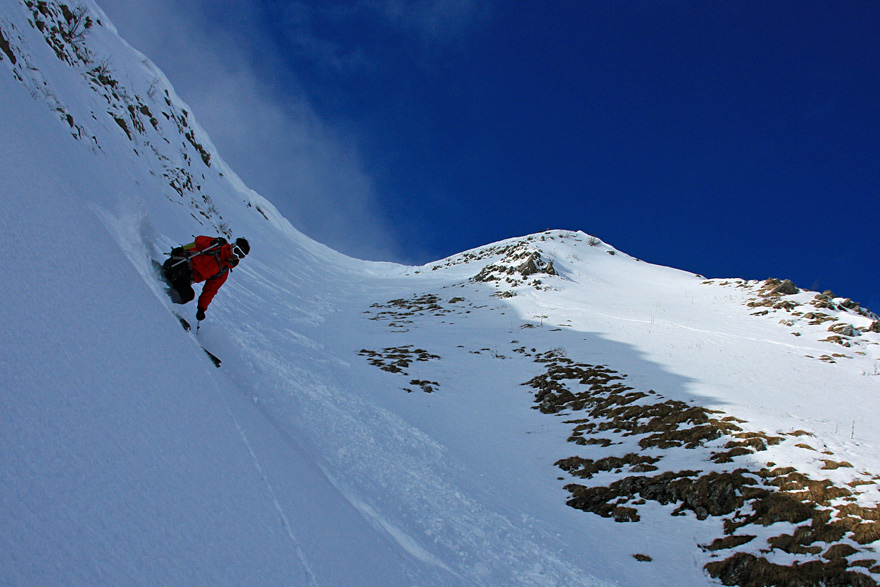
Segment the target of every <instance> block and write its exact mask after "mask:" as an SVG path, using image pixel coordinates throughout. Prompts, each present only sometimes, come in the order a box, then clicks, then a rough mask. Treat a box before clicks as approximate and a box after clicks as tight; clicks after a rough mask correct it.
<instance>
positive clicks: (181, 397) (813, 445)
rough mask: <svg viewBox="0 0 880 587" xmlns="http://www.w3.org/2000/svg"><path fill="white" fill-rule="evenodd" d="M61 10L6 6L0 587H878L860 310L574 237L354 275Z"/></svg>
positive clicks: (137, 69) (100, 36)
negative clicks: (203, 273) (714, 566)
mask: <svg viewBox="0 0 880 587" xmlns="http://www.w3.org/2000/svg"><path fill="white" fill-rule="evenodd" d="M77 6H81V7H84V8H83V12H79V10H78V9H77V7H65V6H64V5H63V4H59V3H54V2H48V3H31V2H9V3H7V4H5V5H4V6H3V7H2V9H0V33H2V39H0V49H2V52H0V55H2V57H3V60H2V63H0V85H2V86H0V112H2V113H3V116H0V137H3V140H2V141H0V161H2V173H0V202H2V215H0V246H2V250H3V252H4V255H3V257H4V263H2V264H0V275H2V278H0V296H2V300H3V303H2V304H0V321H2V322H0V323H2V324H3V325H4V332H5V333H6V335H5V336H4V337H3V338H2V343H0V344H2V347H0V367H2V368H0V372H2V380H0V386H2V394H0V398H2V399H0V401H2V402H3V405H2V406H0V408H2V409H0V422H2V426H0V443H2V446H0V455H2V456H0V516H2V518H0V519H2V520H3V524H2V530H0V544H2V548H0V577H3V580H2V582H3V584H9V585H35V584H40V585H120V584H143V585H282V584H283V585H604V584H617V585H700V584H712V583H713V582H717V581H724V582H726V583H727V584H748V582H747V581H748V577H749V572H751V573H753V575H752V576H754V573H758V572H759V571H758V570H756V569H760V568H761V567H760V565H757V564H755V563H754V561H755V560H764V561H766V563H767V564H775V565H778V566H777V567H775V570H776V571H779V570H780V569H781V568H783V567H788V566H790V565H791V564H792V563H793V562H795V561H797V562H800V563H801V566H802V567H805V568H808V569H811V572H814V574H813V575H810V576H809V577H806V576H802V577H801V579H800V580H801V581H802V584H819V583H818V581H820V580H828V581H831V580H832V579H833V580H837V581H843V582H848V583H851V584H856V583H857V582H862V583H860V584H873V582H872V581H873V580H876V579H877V578H878V577H880V568H878V567H877V562H876V559H877V556H876V550H877V542H876V541H875V539H877V538H880V534H878V531H877V527H876V524H875V522H876V520H878V518H880V517H878V516H877V512H878V509H877V505H878V503H880V493H878V487H877V484H878V480H880V478H878V476H877V475H878V474H880V463H878V457H877V450H876V448H877V446H878V444H880V432H878V430H877V428H876V427H874V426H872V423H871V415H872V414H873V413H876V411H877V408H878V407H880V406H878V402H880V399H878V398H880V395H878V393H880V377H878V369H880V347H878V343H880V334H878V332H877V330H880V328H878V326H877V325H878V322H877V317H876V316H874V315H873V314H871V313H870V312H868V311H864V310H861V309H859V308H857V307H856V306H854V304H852V303H851V302H848V301H846V300H844V299H842V298H834V297H832V296H827V297H822V296H821V295H817V294H816V292H807V291H800V292H798V293H791V294H789V293H771V291H770V290H771V289H772V287H775V285H776V284H775V283H771V284H764V283H755V282H750V283H749V282H743V281H740V280H729V281H720V280H713V281H707V280H704V279H702V278H700V277H699V276H696V275H693V274H690V273H686V272H682V271H678V270H674V269H670V268H665V267H658V266H654V265H650V264H648V263H644V262H641V261H639V260H636V259H633V258H631V257H629V256H627V255H625V254H623V253H621V252H619V251H617V250H616V249H614V248H612V247H610V246H609V245H607V244H605V243H602V242H601V241H599V240H598V239H595V238H593V237H589V236H588V235H584V234H582V233H574V232H564V231H551V232H547V233H545V234H541V235H532V236H529V237H523V238H517V239H510V240H509V241H504V242H501V243H496V244H493V245H487V246H486V247H482V248H480V249H476V250H474V251H468V252H464V253H462V254H460V255H456V256H454V257H451V258H449V259H445V260H442V261H438V262H437V263H434V264H431V265H428V266H425V267H404V266H399V265H394V264H383V263H369V262H363V261H359V260H355V259H350V258H346V257H344V256H342V255H339V254H338V253H335V252H334V251H331V250H330V249H328V248H326V247H324V246H322V245H320V244H318V243H315V242H313V241H310V240H309V239H307V238H306V237H304V236H303V235H302V234H300V233H299V232H298V231H296V230H295V229H294V228H293V227H292V226H290V224H289V223H288V222H287V221H286V220H284V219H283V218H281V217H280V215H279V214H278V213H277V211H276V210H275V209H274V207H273V206H272V205H271V204H270V203H268V202H266V201H265V200H264V199H263V198H261V197H260V196H259V195H257V194H255V193H253V192H251V191H250V190H248V189H247V188H246V187H245V186H243V185H242V184H241V182H240V181H239V180H238V178H237V177H236V176H235V174H234V172H233V171H232V170H230V169H229V168H228V167H227V166H226V165H225V164H224V163H223V161H222V159H221V158H220V156H219V155H218V154H217V153H216V151H215V150H214V148H213V146H212V145H211V143H210V140H209V138H208V137H207V136H205V134H204V132H203V131H202V130H201V129H200V128H199V127H198V125H197V123H196V122H195V120H194V117H193V116H192V114H191V113H190V112H189V111H188V108H187V106H186V105H185V104H184V103H182V102H181V101H180V99H179V98H178V97H177V96H176V95H175V94H174V92H173V89H172V88H171V87H170V84H168V82H167V80H165V78H164V76H162V74H161V72H159V71H158V70H156V68H155V67H154V66H153V65H152V64H151V63H150V62H149V61H148V60H147V59H146V58H145V57H144V56H142V55H140V54H139V53H137V52H136V51H134V50H133V49H131V48H130V47H128V46H127V45H126V44H125V42H124V41H122V40H121V39H119V37H118V36H117V35H116V33H115V31H114V29H113V28H112V25H111V24H110V23H109V22H108V21H107V19H106V17H104V16H103V14H102V13H101V12H100V9H99V8H98V7H97V6H95V5H94V4H92V3H91V2H83V3H81V4H78V5H77ZM87 19H88V20H87ZM89 21H90V22H89ZM217 233H222V234H225V235H226V236H227V237H230V238H234V237H237V236H246V237H247V238H248V239H249V240H250V242H251V245H252V254H251V255H250V256H249V257H248V258H247V259H246V260H245V261H244V262H243V263H242V264H241V265H240V266H239V267H238V268H237V269H236V270H235V271H234V274H233V275H232V276H231V277H230V279H229V281H228V282H227V284H226V285H225V286H224V287H223V289H222V290H221V292H220V293H219V294H218V296H217V298H216V299H215V301H214V303H213V304H212V306H211V308H210V310H209V313H208V320H207V321H206V322H205V323H204V324H203V326H202V327H201V330H200V332H199V334H198V335H197V337H196V336H194V335H192V334H187V333H185V332H184V331H183V330H182V329H181V328H180V326H179V324H178V321H177V319H176V318H175V316H174V315H173V314H172V312H171V311H170V310H172V309H177V310H179V311H182V312H183V313H184V315H185V316H186V317H187V318H188V319H192V314H193V313H194V309H193V308H192V305H190V306H187V307H183V308H172V305H171V304H170V303H169V301H168V300H167V297H166V296H165V295H164V293H163V292H162V290H161V287H160V286H159V284H158V283H157V281H156V280H155V278H154V276H153V274H152V270H151V259H161V253H162V252H163V251H167V250H168V249H169V248H170V247H171V246H173V245H174V244H176V243H180V242H185V241H189V240H190V239H191V236H192V235H194V234H217ZM765 286H766V287H765ZM847 327H849V328H847ZM829 328H832V329H835V330H830V331H829ZM199 344H202V345H204V346H205V347H206V348H208V349H210V350H211V351H212V352H214V353H216V354H217V355H219V356H220V357H221V358H222V359H223V361H224V362H223V367H222V368H221V369H215V368H214V366H213V365H212V364H211V363H210V361H209V360H208V359H207V357H206V356H205V355H204V354H203V353H202V352H201V349H200V348H199ZM632 455H636V456H635V457H633V456H632ZM616 458H621V459H623V460H620V461H615V460H614V459H616ZM627 459H628V460H627ZM634 459H642V460H634ZM787 467H791V468H792V469H787ZM682 471H690V472H691V474H689V475H683V476H681V475H679V474H680V473H681V472H682ZM736 471H747V473H745V474H741V473H737V474H735V472H736ZM795 473H797V475H802V476H803V477H798V476H797V475H795ZM664 474H668V477H667V478H664V479H661V480H659V481H658V479H657V478H658V477H659V476H662V475H664ZM677 475H678V476H677ZM725 475H726V477H725ZM736 475H740V476H739V477H737V476H736ZM670 479H672V482H670ZM675 479H677V481H676V480H675ZM700 479H704V480H708V482H706V483H703V485H707V484H708V485H709V486H710V487H711V486H714V487H716V488H722V489H723V490H724V491H723V492H722V493H723V494H718V493H716V494H712V493H711V491H708V490H705V489H701V487H702V485H701V483H700V482H699V480H700ZM682 480H683V481H682ZM689 480H696V482H694V483H693V484H691V483H690V481H689ZM743 480H745V482H747V483H746V485H745V486H742V485H736V483H738V482H740V481H743ZM620 481H626V483H627V484H628V485H627V486H628V487H630V489H629V490H626V491H624V490H622V489H621V488H620V486H619V485H614V484H615V483H616V482H620ZM825 481H827V482H825ZM638 484H641V485H638ZM636 485H638V487H636ZM649 489H650V491H649ZM701 491H702V493H701ZM603 492H606V493H603ZM762 492H763V493H762ZM768 495H769V496H770V497H768ZM780 495H781V496H783V497H784V500H785V503H786V505H788V506H791V503H794V502H797V504H800V505H797V506H796V507H789V509H785V510H784V511H783V508H776V509H774V508H773V507H770V506H769V505H767V504H770V503H771V502H772V501H773V500H774V499H776V501H777V502H778V501H779V500H780V499H781V498H780V497H779V496H780ZM774 496H775V497H774ZM569 500H571V501H569ZM567 502H569V503H570V504H572V506H574V507H570V505H568V504H567ZM767 512H770V513H769V514H768V513H767ZM792 512H793V513H792ZM673 513H675V515H671V514H673ZM750 516H752V517H751V518H750ZM774 516H775V517H774ZM829 523H830V524H831V526H829V525H828V524H829ZM734 526H735V527H734ZM798 528H801V530H798ZM805 528H807V529H805ZM809 528H812V530H808V529H809ZM829 528H830V529H829ZM808 534H809V536H807V535H808ZM787 535H788V536H790V537H791V538H784V537H785V536H787ZM725 536H745V537H747V536H753V538H752V539H750V540H749V541H747V542H743V543H740V544H724V545H721V546H719V547H718V548H714V549H709V548H705V547H707V546H708V545H710V544H712V543H713V541H715V540H716V539H718V538H722V537H725ZM743 540H745V538H743ZM701 546H702V547H703V548H701ZM722 546H723V547H722ZM737 553H739V555H737ZM635 555H638V558H636V556H635ZM737 556H738V557H739V558H736V557H737ZM744 557H752V558H750V559H746V558H744ZM725 560H728V561H729V560H734V561H736V565H734V567H735V568H736V569H739V571H738V574H737V573H730V572H728V573H725V572H722V570H719V571H717V572H714V573H713V574H714V575H715V576H716V577H718V578H717V579H713V578H711V577H710V574H709V573H708V572H707V569H706V568H704V567H705V565H706V564H707V563H712V562H721V561H725ZM743 561H746V562H747V563H750V564H751V566H748V565H746V564H745V563H743ZM819 566H821V568H819ZM743 568H748V569H752V570H751V571H743V570H742V569H743ZM764 571H765V572H766V568H764ZM791 572H793V571H791ZM805 577H806V578H805ZM816 577H819V579H816ZM810 581H813V582H812V583H811V582H810ZM838 584H845V583H838Z"/></svg>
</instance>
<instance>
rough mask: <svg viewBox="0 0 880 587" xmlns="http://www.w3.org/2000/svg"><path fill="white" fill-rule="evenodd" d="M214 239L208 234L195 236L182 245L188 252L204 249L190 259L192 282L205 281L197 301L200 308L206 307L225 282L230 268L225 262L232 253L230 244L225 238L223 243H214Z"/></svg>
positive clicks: (204, 308) (205, 308)
mask: <svg viewBox="0 0 880 587" xmlns="http://www.w3.org/2000/svg"><path fill="white" fill-rule="evenodd" d="M215 240H216V239H215V238H213V237H210V236H197V237H196V240H195V242H193V243H190V244H188V245H186V246H185V247H183V249H184V250H185V251H186V252H187V253H190V254H193V253H194V252H201V251H204V252H203V253H202V254H201V255H195V256H194V257H192V259H191V262H192V279H193V283H201V282H203V281H204V282H205V285H204V286H203V287H202V295H200V296H199V302H198V307H199V308H201V309H202V310H207V309H208V306H209V305H210V304H211V300H213V299H214V296H215V295H217V291H218V290H219V289H220V286H221V285H223V284H224V283H226V278H227V277H228V276H229V270H230V269H231V268H232V266H231V265H230V264H229V263H228V262H227V259H228V258H229V255H231V254H232V245H230V244H228V243H226V241H225V240H224V241H222V243H223V244H221V245H215V244H214V242H215Z"/></svg>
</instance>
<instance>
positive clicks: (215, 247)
mask: <svg viewBox="0 0 880 587" xmlns="http://www.w3.org/2000/svg"><path fill="white" fill-rule="evenodd" d="M218 247H220V245H214V246H213V247H209V248H207V249H205V250H204V251H199V252H197V253H196V254H194V255H192V256H187V257H184V258H183V259H181V260H180V261H178V262H177V263H175V264H173V265H172V267H177V266H178V265H180V264H181V263H183V262H185V261H189V260H190V259H192V258H194V257H198V256H199V255H204V254H205V253H210V252H211V251H213V250H214V249H217V248H218Z"/></svg>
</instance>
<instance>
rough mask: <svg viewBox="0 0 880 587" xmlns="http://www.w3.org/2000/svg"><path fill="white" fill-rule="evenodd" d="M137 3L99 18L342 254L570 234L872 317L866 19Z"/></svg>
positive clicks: (419, 250) (518, 5)
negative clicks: (826, 298) (861, 307)
mask: <svg viewBox="0 0 880 587" xmlns="http://www.w3.org/2000/svg"><path fill="white" fill-rule="evenodd" d="M139 4H143V3H139V2H135V1H133V0H106V1H105V2H102V3H101V5H102V6H103V7H104V8H105V10H106V11H107V13H108V15H109V16H110V18H111V20H112V21H113V22H114V23H116V24H117V26H118V27H119V29H120V33H121V34H122V35H123V37H125V38H127V39H128V40H129V41H130V42H131V43H132V44H133V45H134V46H135V47H137V48H139V49H141V50H142V51H143V52H144V53H146V54H147V56H148V57H150V58H151V59H152V60H154V61H155V62H156V63H157V64H158V65H159V66H160V67H161V68H162V69H163V71H165V73H166V74H167V75H168V76H169V78H170V79H171V81H172V83H173V84H174V85H175V87H176V88H177V90H178V92H179V93H180V94H181V96H182V97H183V98H184V99H185V100H187V101H188V102H189V103H190V105H191V106H192V108H193V110H194V112H195V115H196V117H197V119H198V120H200V121H201V122H202V124H203V126H205V128H206V129H207V131H208V133H209V134H210V135H211V136H212V138H214V142H215V143H216V144H217V146H218V148H219V149H220V152H221V155H222V156H223V157H224V158H225V159H226V160H227V161H228V162H229V163H230V164H231V165H232V167H233V168H234V169H236V170H237V171H238V172H239V174H240V175H241V176H242V178H243V179H244V180H245V182H246V183H247V184H248V185H250V186H251V187H253V188H254V189H256V190H257V191H258V192H260V193H262V194H263V195H265V196H266V197H268V198H269V199H270V200H272V201H273V203H275V204H276V205H277V206H278V207H279V209H280V210H281V211H282V212H283V213H284V214H285V215H286V216H288V218H290V219H291V221H292V222H293V223H294V225H295V226H297V227H298V228H300V229H301V230H303V231H304V232H306V233H307V234H309V235H310V236H312V237H313V238H315V239H317V240H319V241H321V242H324V243H326V244H328V245H330V246H333V247H334V248H337V249H339V250H341V251H342V252H346V253H349V254H353V255H355V256H361V257H367V258H381V259H385V260H396V261H402V262H409V263H424V262H428V261H431V260H434V259H437V258H440V257H443V256H446V255H449V254H453V253H456V252H459V251H462V250H465V249H468V248H471V247H475V246H479V245H483V244H488V243H490V242H493V241H496V240H499V239H503V238H507V237H511V236H518V235H522V234H527V233H532V232H537V231H540V230H543V229H546V228H565V229H572V230H583V231H585V232H588V233H590V234H594V235H596V236H598V237H600V238H602V239H603V240H605V241H606V242H608V243H610V244H612V245H614V246H616V247H617V248H619V249H621V250H623V251H625V252H627V253H630V254H632V255H634V256H637V257H639V258H643V259H645V260H647V261H650V262H653V263H659V264H664V265H671V266H674V267H678V268H681V269H686V270H689V271H693V272H697V273H701V274H703V275H707V276H711V277H745V278H750V279H763V278H766V277H768V276H775V277H786V278H790V279H792V280H793V281H795V283H797V284H798V285H800V286H802V287H807V288H812V289H819V290H824V289H833V290H834V291H835V293H837V294H838V295H844V296H848V297H852V298H853V299H856V300H857V301H861V302H862V303H863V304H865V305H868V306H869V307H871V308H872V309H874V310H877V311H880V272H878V270H877V266H878V262H877V259H878V253H877V251H878V248H880V247H878V240H880V239H878V235H880V227H878V225H880V197H878V196H880V3H878V2H876V1H875V0H871V1H867V0H865V1H847V2H825V1H823V2H811V1H803V0H799V1H791V2H774V1H767V2H739V1H737V2H733V1H730V2H706V1H705V0H694V1H662V0H654V1H647V0H646V1H631V2H626V1H620V0H616V1H587V0H578V1H557V2H550V3H541V4H540V5H539V4H536V3H534V2H515V1H505V2H489V1H488V0H347V1H336V2H328V1H324V2H293V1H285V2H279V1H255V2H238V1H236V2H232V1H231V0H212V1H210V2H208V1H206V0H176V1H175V2H170V1H168V0H161V1H157V2H156V4H155V5H153V4H152V3H149V4H150V6H148V7H143V6H139ZM246 86H250V87H246Z"/></svg>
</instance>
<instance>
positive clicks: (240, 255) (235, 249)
mask: <svg viewBox="0 0 880 587" xmlns="http://www.w3.org/2000/svg"><path fill="white" fill-rule="evenodd" d="M232 254H233V255H235V256H236V257H238V258H239V259H244V258H245V257H247V254H246V253H245V252H244V251H242V250H241V247H239V246H238V245H232Z"/></svg>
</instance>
